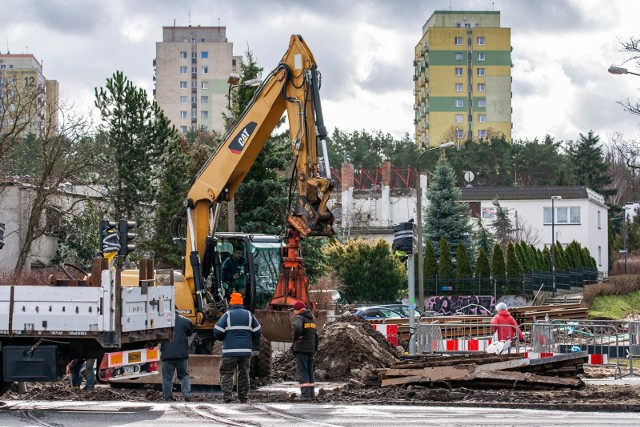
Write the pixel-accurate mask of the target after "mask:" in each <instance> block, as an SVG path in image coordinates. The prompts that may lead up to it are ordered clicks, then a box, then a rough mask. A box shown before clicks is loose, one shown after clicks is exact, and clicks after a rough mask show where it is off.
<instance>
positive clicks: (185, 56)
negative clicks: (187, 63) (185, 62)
mask: <svg viewBox="0 0 640 427" xmlns="http://www.w3.org/2000/svg"><path fill="white" fill-rule="evenodd" d="M180 59H187V52H184V51H180Z"/></svg>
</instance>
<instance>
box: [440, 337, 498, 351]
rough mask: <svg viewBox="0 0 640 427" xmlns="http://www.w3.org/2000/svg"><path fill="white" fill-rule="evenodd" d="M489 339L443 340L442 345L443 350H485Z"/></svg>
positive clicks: (489, 341)
mask: <svg viewBox="0 0 640 427" xmlns="http://www.w3.org/2000/svg"><path fill="white" fill-rule="evenodd" d="M489 344H491V340H478V339H457V340H443V341H442V347H443V348H444V350H445V351H486V350H487V347H488V346H489Z"/></svg>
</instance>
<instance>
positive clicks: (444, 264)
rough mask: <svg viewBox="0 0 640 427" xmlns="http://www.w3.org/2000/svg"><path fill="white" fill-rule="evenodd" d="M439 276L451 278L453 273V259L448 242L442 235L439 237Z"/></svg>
mask: <svg viewBox="0 0 640 427" xmlns="http://www.w3.org/2000/svg"><path fill="white" fill-rule="evenodd" d="M439 274H440V277H442V278H445V279H452V278H453V277H454V275H453V260H452V258H451V250H450V249H449V243H447V241H446V240H445V238H444V237H441V238H440V272H439Z"/></svg>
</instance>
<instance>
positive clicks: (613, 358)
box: [415, 320, 640, 378]
mask: <svg viewBox="0 0 640 427" xmlns="http://www.w3.org/2000/svg"><path fill="white" fill-rule="evenodd" d="M494 326H500V327H502V328H512V331H511V333H510V334H509V335H512V336H515V337H516V338H515V339H514V340H513V341H514V342H513V345H512V346H511V347H510V348H509V349H508V350H506V351H507V352H518V353H523V354H525V356H526V357H529V358H540V357H548V356H553V355H557V354H567V353H575V352H583V351H584V352H587V355H588V364H590V365H609V366H615V375H614V376H615V377H616V378H623V377H627V376H640V372H636V371H635V370H634V360H635V361H636V364H637V361H638V359H639V358H640V322H628V321H605V320H563V321H547V322H533V323H523V324H522V325H520V329H521V331H522V332H523V334H524V340H523V341H522V342H520V340H519V339H517V336H518V333H517V329H516V328H515V327H513V326H511V325H494ZM494 331H495V328H493V327H492V325H491V324H490V323H439V322H438V321H436V322H433V323H429V324H420V325H418V326H417V327H416V328H415V339H416V348H417V351H418V353H460V352H462V353H467V352H483V351H484V352H486V351H487V350H495V347H494V348H493V349H491V348H490V346H491V345H492V343H494V342H495V341H496V337H495V335H494ZM492 352H493V351H492Z"/></svg>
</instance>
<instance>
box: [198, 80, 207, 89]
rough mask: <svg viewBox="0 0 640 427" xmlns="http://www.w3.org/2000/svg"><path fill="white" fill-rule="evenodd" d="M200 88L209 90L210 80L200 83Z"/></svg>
mask: <svg viewBox="0 0 640 427" xmlns="http://www.w3.org/2000/svg"><path fill="white" fill-rule="evenodd" d="M200 88H201V89H209V81H208V80H203V81H202V82H200Z"/></svg>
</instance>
